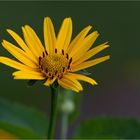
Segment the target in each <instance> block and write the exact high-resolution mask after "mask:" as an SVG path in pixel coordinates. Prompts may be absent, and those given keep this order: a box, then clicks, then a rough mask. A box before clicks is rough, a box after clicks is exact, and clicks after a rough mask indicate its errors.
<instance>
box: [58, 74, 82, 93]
mask: <svg viewBox="0 0 140 140" xmlns="http://www.w3.org/2000/svg"><path fill="white" fill-rule="evenodd" d="M59 81H61V82H60V85H61V83H62V84H63V85H65V86H67V88H68V89H72V90H73V88H74V89H77V90H78V91H80V90H83V87H82V86H81V84H80V83H79V82H78V81H77V80H76V79H75V78H74V77H71V76H70V75H64V76H63V78H62V79H60V80H58V83H59ZM64 83H65V84H64ZM63 85H62V86H63ZM63 87H64V86H63Z"/></svg>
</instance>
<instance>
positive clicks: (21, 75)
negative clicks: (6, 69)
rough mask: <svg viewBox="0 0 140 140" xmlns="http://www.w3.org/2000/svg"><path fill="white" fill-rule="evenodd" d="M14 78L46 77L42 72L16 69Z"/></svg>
mask: <svg viewBox="0 0 140 140" xmlns="http://www.w3.org/2000/svg"><path fill="white" fill-rule="evenodd" d="M12 75H13V76H14V79H31V80H43V79H45V77H44V76H43V74H42V73H39V72H34V71H32V72H31V71H16V72H14V73H13V74H12Z"/></svg>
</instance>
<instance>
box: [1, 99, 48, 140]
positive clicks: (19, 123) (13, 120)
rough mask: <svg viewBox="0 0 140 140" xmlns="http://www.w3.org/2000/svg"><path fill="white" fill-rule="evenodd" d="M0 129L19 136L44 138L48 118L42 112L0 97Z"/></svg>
mask: <svg viewBox="0 0 140 140" xmlns="http://www.w3.org/2000/svg"><path fill="white" fill-rule="evenodd" d="M0 114H1V115H0V129H3V130H6V131H8V132H9V133H12V134H13V135H15V136H17V137H19V138H44V137H45V135H46V132H47V126H48V119H47V117H46V115H45V114H43V113H42V112H40V111H38V110H36V109H34V108H31V107H27V106H23V105H20V104H17V103H11V102H8V101H5V100H3V99H0Z"/></svg>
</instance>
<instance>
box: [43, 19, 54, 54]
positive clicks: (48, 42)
mask: <svg viewBox="0 0 140 140" xmlns="http://www.w3.org/2000/svg"><path fill="white" fill-rule="evenodd" d="M44 42H45V47H46V50H47V52H48V53H49V54H50V53H54V48H55V44H56V36H55V30H54V26H53V23H52V21H51V19H50V18H49V17H46V18H44Z"/></svg>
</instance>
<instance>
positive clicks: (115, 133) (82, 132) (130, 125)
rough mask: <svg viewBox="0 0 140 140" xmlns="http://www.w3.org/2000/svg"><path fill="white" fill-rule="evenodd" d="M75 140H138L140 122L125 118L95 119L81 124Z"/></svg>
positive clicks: (139, 136)
mask: <svg viewBox="0 0 140 140" xmlns="http://www.w3.org/2000/svg"><path fill="white" fill-rule="evenodd" d="M75 138H80V139H90V138H92V139H93V138H94V139H102V138H103V139H115V138H116V139H139V138H140V121H138V120H135V119H128V118H127V119H125V118H107V117H101V118H95V119H91V120H86V121H84V122H81V123H80V125H79V126H78V128H77V131H76V135H75Z"/></svg>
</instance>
